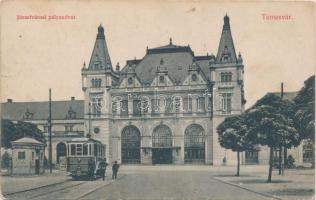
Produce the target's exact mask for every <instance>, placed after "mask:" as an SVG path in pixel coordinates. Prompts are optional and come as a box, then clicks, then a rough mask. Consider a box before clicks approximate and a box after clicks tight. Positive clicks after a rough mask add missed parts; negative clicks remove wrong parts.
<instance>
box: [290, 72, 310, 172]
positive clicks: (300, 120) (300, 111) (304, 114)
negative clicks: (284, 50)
mask: <svg viewBox="0 0 316 200" xmlns="http://www.w3.org/2000/svg"><path fill="white" fill-rule="evenodd" d="M294 102H295V115H294V119H295V127H296V129H297V130H298V132H299V133H300V136H301V139H309V140H310V141H312V145H313V152H314V153H313V154H315V76H311V77H309V78H308V79H307V80H306V81H305V82H304V87H303V88H301V90H300V91H299V92H298V94H297V96H296V97H295V98H294ZM313 158H314V155H313ZM312 164H313V166H314V160H313V162H312Z"/></svg>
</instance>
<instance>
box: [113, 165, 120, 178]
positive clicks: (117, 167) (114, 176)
mask: <svg viewBox="0 0 316 200" xmlns="http://www.w3.org/2000/svg"><path fill="white" fill-rule="evenodd" d="M119 168H120V165H119V164H117V161H114V164H113V165H112V179H116V178H117V172H118V169H119Z"/></svg>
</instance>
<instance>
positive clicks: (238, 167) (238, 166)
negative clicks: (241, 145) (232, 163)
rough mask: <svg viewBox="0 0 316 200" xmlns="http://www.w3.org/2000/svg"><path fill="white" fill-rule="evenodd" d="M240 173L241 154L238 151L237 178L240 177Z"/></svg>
mask: <svg viewBox="0 0 316 200" xmlns="http://www.w3.org/2000/svg"><path fill="white" fill-rule="evenodd" d="M239 171H240V152H239V151H237V174H236V176H239Z"/></svg>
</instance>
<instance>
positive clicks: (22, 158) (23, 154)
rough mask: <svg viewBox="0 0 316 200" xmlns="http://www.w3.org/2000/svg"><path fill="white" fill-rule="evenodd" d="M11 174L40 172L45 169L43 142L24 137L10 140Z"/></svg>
mask: <svg viewBox="0 0 316 200" xmlns="http://www.w3.org/2000/svg"><path fill="white" fill-rule="evenodd" d="M11 144H12V167H11V174H13V175H19V174H20V175H22V174H23V175H28V174H29V175H32V174H42V173H44V171H45V167H44V155H45V144H44V143H42V142H40V141H37V140H35V139H33V138H28V137H24V138H21V139H18V140H16V141H12V142H11Z"/></svg>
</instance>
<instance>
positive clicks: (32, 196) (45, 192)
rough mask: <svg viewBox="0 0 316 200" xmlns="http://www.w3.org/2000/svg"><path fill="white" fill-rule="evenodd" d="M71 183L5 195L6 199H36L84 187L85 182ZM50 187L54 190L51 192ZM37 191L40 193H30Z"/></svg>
mask: <svg viewBox="0 0 316 200" xmlns="http://www.w3.org/2000/svg"><path fill="white" fill-rule="evenodd" d="M66 183H70V185H66V186H64V184H66ZM71 183H73V182H72V181H71V180H67V181H63V182H59V183H54V184H49V185H44V186H41V187H36V188H31V189H27V190H23V191H18V192H12V193H9V194H4V196H5V198H6V199H35V198H38V197H42V196H47V195H48V194H51V193H54V192H59V191H63V190H67V189H69V188H73V187H76V186H79V185H82V184H84V183H85V182H80V183H77V184H71ZM55 186H57V188H54V187H55ZM50 187H52V188H54V189H53V190H50ZM36 191H39V192H40V193H36V194H30V193H32V192H36Z"/></svg>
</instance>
